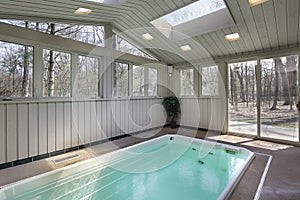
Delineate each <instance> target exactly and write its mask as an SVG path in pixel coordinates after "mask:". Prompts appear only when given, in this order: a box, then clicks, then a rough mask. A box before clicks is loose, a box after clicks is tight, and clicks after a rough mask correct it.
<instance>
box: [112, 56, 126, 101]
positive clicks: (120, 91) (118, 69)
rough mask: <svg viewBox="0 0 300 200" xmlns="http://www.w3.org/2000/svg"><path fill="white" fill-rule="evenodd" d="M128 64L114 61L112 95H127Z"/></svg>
mask: <svg viewBox="0 0 300 200" xmlns="http://www.w3.org/2000/svg"><path fill="white" fill-rule="evenodd" d="M128 71H129V66H128V64H124V63H119V62H115V63H114V91H113V96H116V97H123V96H128V92H129V89H128V88H129V76H128V74H129V73H128Z"/></svg>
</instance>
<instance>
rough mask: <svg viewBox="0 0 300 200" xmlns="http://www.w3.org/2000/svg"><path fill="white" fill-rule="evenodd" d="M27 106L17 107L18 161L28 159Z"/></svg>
mask: <svg viewBox="0 0 300 200" xmlns="http://www.w3.org/2000/svg"><path fill="white" fill-rule="evenodd" d="M27 106H28V105H27V104H19V105H18V159H23V158H27V157H28V149H29V147H28V107H27Z"/></svg>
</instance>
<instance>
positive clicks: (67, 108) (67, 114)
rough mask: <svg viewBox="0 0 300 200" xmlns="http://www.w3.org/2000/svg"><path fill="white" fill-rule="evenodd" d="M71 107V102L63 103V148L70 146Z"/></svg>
mask: <svg viewBox="0 0 300 200" xmlns="http://www.w3.org/2000/svg"><path fill="white" fill-rule="evenodd" d="M71 110H72V108H71V103H69V102H67V103H64V148H70V147H71V146H72V125H71V124H72V115H71V113H72V111H71Z"/></svg>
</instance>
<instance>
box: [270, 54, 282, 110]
mask: <svg viewBox="0 0 300 200" xmlns="http://www.w3.org/2000/svg"><path fill="white" fill-rule="evenodd" d="M274 62H275V65H274V67H275V91H274V99H273V105H272V107H271V109H270V110H276V109H277V101H278V97H279V72H278V71H279V69H278V68H279V66H280V65H281V64H282V62H281V59H280V58H275V59H274Z"/></svg>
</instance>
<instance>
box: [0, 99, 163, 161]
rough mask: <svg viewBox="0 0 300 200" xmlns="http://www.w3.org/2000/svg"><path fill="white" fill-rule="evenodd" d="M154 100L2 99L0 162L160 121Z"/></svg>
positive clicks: (158, 125)
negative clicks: (33, 100) (10, 100)
mask: <svg viewBox="0 0 300 200" xmlns="http://www.w3.org/2000/svg"><path fill="white" fill-rule="evenodd" d="M155 104H158V105H160V104H161V99H158V98H155V99H154V98H153V99H149V98H148V99H132V100H89V101H74V102H72V101H71V100H70V101H62V100H60V101H53V100H52V101H42V102H39V101H35V102H1V103H0V142H1V144H0V164H1V163H6V162H11V161H15V160H20V159H24V158H28V157H33V156H36V155H42V154H45V153H50V152H54V151H59V150H63V149H66V148H70V147H75V146H78V145H82V144H88V143H91V142H96V141H99V140H104V139H107V138H111V137H116V136H120V135H123V134H125V133H127V134H128V133H133V132H137V131H141V130H146V129H150V128H156V127H161V126H163V125H164V124H165V114H164V112H163V110H162V109H161V107H160V106H154V107H152V110H149V109H150V108H151V106H152V105H155ZM128 105H129V106H128ZM112 107H113V112H112ZM127 108H128V111H129V112H130V114H131V115H130V116H131V117H132V119H133V121H134V122H135V123H136V125H135V124H134V123H130V121H129V120H130V117H129V116H126V110H127ZM148 111H150V112H151V113H148ZM113 113H115V114H113ZM149 114H150V115H149ZM149 116H152V121H151V119H150V118H149ZM116 121H117V122H118V121H119V122H120V123H119V125H118V124H117V123H116ZM119 127H121V128H122V129H123V130H121V129H120V128H119Z"/></svg>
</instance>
